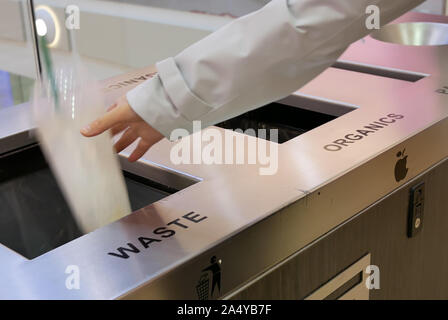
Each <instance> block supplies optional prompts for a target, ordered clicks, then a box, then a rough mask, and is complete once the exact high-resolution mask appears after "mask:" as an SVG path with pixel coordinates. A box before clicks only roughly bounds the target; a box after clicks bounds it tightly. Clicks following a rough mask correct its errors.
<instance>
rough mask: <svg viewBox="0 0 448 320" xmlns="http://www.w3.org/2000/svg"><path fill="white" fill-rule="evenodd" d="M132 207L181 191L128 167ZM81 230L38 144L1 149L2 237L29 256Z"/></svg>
mask: <svg viewBox="0 0 448 320" xmlns="http://www.w3.org/2000/svg"><path fill="white" fill-rule="evenodd" d="M125 181H126V186H127V189H128V193H129V199H130V202H131V207H132V210H133V211H135V210H138V209H140V208H143V207H145V206H147V205H149V204H151V203H153V202H156V201H158V200H160V199H163V198H165V197H166V196H168V195H170V194H172V193H175V192H176V191H178V190H177V189H175V188H173V187H172V186H166V185H163V184H161V183H159V182H154V181H151V180H150V179H147V178H144V177H141V176H138V175H135V174H132V173H128V172H125ZM81 235H82V232H81V231H80V229H79V228H78V226H77V224H76V221H75V219H74V218H73V216H72V214H71V212H70V209H69V207H68V204H67V202H66V201H65V199H64V196H63V194H62V192H61V190H60V189H59V186H58V184H57V182H56V179H55V177H54V175H53V173H52V172H51V170H50V168H49V167H48V164H47V162H46V160H45V157H44V156H43V154H42V151H41V149H40V147H39V146H38V145H31V146H28V147H26V148H22V149H19V150H15V151H13V152H9V153H7V154H3V155H0V243H1V244H3V245H5V246H6V247H8V248H10V249H12V250H14V251H15V252H17V253H19V254H21V255H23V256H24V257H26V258H28V259H33V258H35V257H38V256H40V255H42V254H44V253H46V252H48V251H50V250H52V249H54V248H57V247H59V246H61V245H63V244H65V243H67V242H69V241H72V240H74V239H76V238H78V237H80V236H81Z"/></svg>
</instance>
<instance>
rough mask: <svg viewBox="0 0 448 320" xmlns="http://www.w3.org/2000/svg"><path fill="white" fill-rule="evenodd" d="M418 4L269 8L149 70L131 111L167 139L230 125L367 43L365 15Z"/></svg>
mask: <svg viewBox="0 0 448 320" xmlns="http://www.w3.org/2000/svg"><path fill="white" fill-rule="evenodd" d="M422 2H423V0H273V1H271V2H270V3H268V4H267V5H266V6H265V7H263V8H262V9H260V10H258V11H255V12H253V13H251V14H249V15H246V16H244V17H241V18H239V19H236V20H235V21H232V22H231V23H229V24H227V25H225V26H224V27H222V28H221V29H219V30H217V31H216V32H214V33H212V34H210V35H209V36H207V37H205V38H204V39H202V40H200V41H198V42H197V43H195V44H193V45H191V46H190V47H188V48H187V49H185V50H184V51H182V52H181V53H180V54H178V55H177V56H176V57H174V58H168V59H166V60H163V61H160V62H158V63H157V64H156V68H157V71H158V75H157V76H155V77H154V78H152V79H150V80H148V81H146V82H144V83H142V84H141V85H139V86H137V87H136V88H134V89H132V90H131V91H129V92H128V93H127V98H128V102H129V104H130V106H131V107H132V108H133V109H134V111H135V112H136V113H137V114H139V115H140V116H141V117H142V118H143V119H144V120H145V121H146V122H148V123H149V124H150V125H151V126H153V127H154V128H155V129H157V130H158V131H160V132H161V133H162V134H163V135H165V136H166V137H169V136H170V134H171V132H172V130H174V129H176V128H184V129H186V130H188V131H189V132H192V122H193V121H194V120H201V121H202V127H206V126H209V125H213V124H216V123H218V122H221V121H224V120H227V119H229V118H232V117H235V116H237V115H239V114H242V113H244V112H247V111H249V110H252V109H255V108H258V107H260V106H263V105H265V104H267V103H269V102H272V101H275V100H278V99H280V98H283V97H285V96H287V95H289V94H291V93H292V92H294V91H296V90H298V89H300V87H302V86H303V85H305V84H306V83H307V82H309V81H310V80H312V79H313V78H314V77H316V76H317V75H318V74H319V73H321V72H322V71H323V70H325V69H326V68H327V67H329V66H331V65H332V64H333V63H334V62H335V61H336V59H337V58H338V57H339V56H340V55H341V54H342V53H343V52H344V50H345V49H346V48H347V46H348V45H350V44H351V43H353V42H354V41H357V40H359V39H361V38H362V37H364V36H366V35H367V34H368V33H369V32H371V30H368V29H367V27H366V19H367V17H368V15H367V14H366V8H367V6H369V5H376V6H378V7H379V9H380V13H381V24H382V25H384V24H386V23H388V22H390V21H392V20H394V19H395V18H397V17H399V16H400V15H402V14H403V13H405V12H406V11H408V10H410V9H412V8H413V7H415V6H417V5H418V4H420V3H422Z"/></svg>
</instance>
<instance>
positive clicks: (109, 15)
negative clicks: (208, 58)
mask: <svg viewBox="0 0 448 320" xmlns="http://www.w3.org/2000/svg"><path fill="white" fill-rule="evenodd" d="M268 2H269V0H34V1H33V0H1V2H0V109H2V108H7V107H11V106H14V105H18V104H21V103H24V102H27V101H28V100H29V98H30V89H31V88H32V86H33V83H34V80H35V79H36V78H37V74H38V70H39V67H38V65H39V59H38V57H37V54H36V52H37V51H36V45H35V37H34V29H37V31H39V32H45V33H46V34H47V38H48V40H49V43H50V47H51V50H52V55H53V58H54V59H55V60H58V59H63V58H65V57H69V56H70V54H71V52H72V51H74V50H76V51H77V52H78V53H79V54H80V56H81V58H82V60H83V62H84V64H85V65H86V66H87V67H88V68H89V70H90V72H91V73H93V74H94V75H95V76H96V77H97V78H98V79H105V78H108V77H111V76H114V75H117V74H121V73H124V72H126V71H129V70H132V69H136V68H141V67H145V66H148V65H152V64H154V63H155V62H157V61H159V60H162V59H164V58H166V57H169V56H173V55H175V54H177V53H178V52H179V51H181V50H182V49H183V48H185V47H187V46H188V45H190V44H191V43H193V42H195V41H197V40H199V39H201V38H202V37H204V36H206V35H207V34H209V33H210V32H212V31H214V30H216V29H217V28H219V27H220V26H222V25H224V24H226V23H228V22H229V21H231V20H232V19H234V18H235V17H238V16H241V15H244V14H246V13H249V12H251V11H254V10H256V9H258V8H260V7H261V6H263V5H265V4H266V3H268ZM447 3H448V0H428V1H426V2H425V3H424V4H423V5H421V6H420V7H418V8H417V9H416V10H417V11H420V12H425V13H432V14H446V15H448V8H447ZM73 5H74V6H75V7H73ZM67 8H70V9H71V10H67ZM77 8H79V10H80V11H79V15H77V12H76V9H77ZM78 18H79V19H78ZM33 20H35V21H38V23H37V24H36V25H35V26H36V27H34V26H33V24H32V23H31V21H33ZM66 21H69V24H70V28H72V29H73V30H72V31H70V30H69V29H67V27H66ZM77 22H79V25H77ZM78 26H79V29H77V27H78Z"/></svg>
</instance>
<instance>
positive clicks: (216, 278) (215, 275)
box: [202, 256, 221, 296]
mask: <svg viewBox="0 0 448 320" xmlns="http://www.w3.org/2000/svg"><path fill="white" fill-rule="evenodd" d="M220 264H221V262H220V261H219V260H218V259H217V258H216V256H213V257H212V258H211V259H210V266H208V267H207V268H205V269H203V270H202V272H207V271H211V273H212V292H211V295H212V296H213V291H214V290H215V286H216V285H218V291H219V292H221V266H220Z"/></svg>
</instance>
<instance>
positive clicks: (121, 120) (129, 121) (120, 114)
mask: <svg viewBox="0 0 448 320" xmlns="http://www.w3.org/2000/svg"><path fill="white" fill-rule="evenodd" d="M109 129H111V132H112V135H116V134H118V133H120V132H123V131H124V133H123V135H122V136H121V138H120V139H119V140H118V141H117V142H116V143H115V145H114V147H115V150H116V152H117V153H118V152H121V151H122V150H124V149H125V148H126V147H127V146H129V145H130V144H131V143H133V142H134V141H135V140H137V139H140V141H139V143H138V145H137V147H136V148H135V150H134V151H133V152H132V153H131V155H130V156H129V158H128V160H129V161H130V162H134V161H137V160H138V159H140V158H141V157H142V156H143V155H144V154H145V153H146V151H148V149H149V148H151V147H152V146H153V145H154V144H156V143H157V142H158V141H160V140H161V139H163V135H162V134H161V133H160V132H158V131H157V130H155V129H154V128H153V127H151V126H150V125H149V124H148V123H146V122H145V121H144V120H143V119H142V118H141V117H140V116H139V115H138V114H136V113H135V112H134V110H132V108H131V106H130V105H129V103H128V100H127V99H126V96H122V97H121V98H119V99H118V100H117V102H116V103H115V104H113V105H112V106H111V107H110V108H109V109H108V110H107V113H106V114H105V115H104V116H102V117H100V118H98V119H96V120H95V121H93V122H92V123H90V124H89V125H87V126H86V127H84V128H83V129H81V133H82V135H83V136H85V137H94V136H97V135H99V134H101V133H103V132H104V131H106V130H109Z"/></svg>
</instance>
